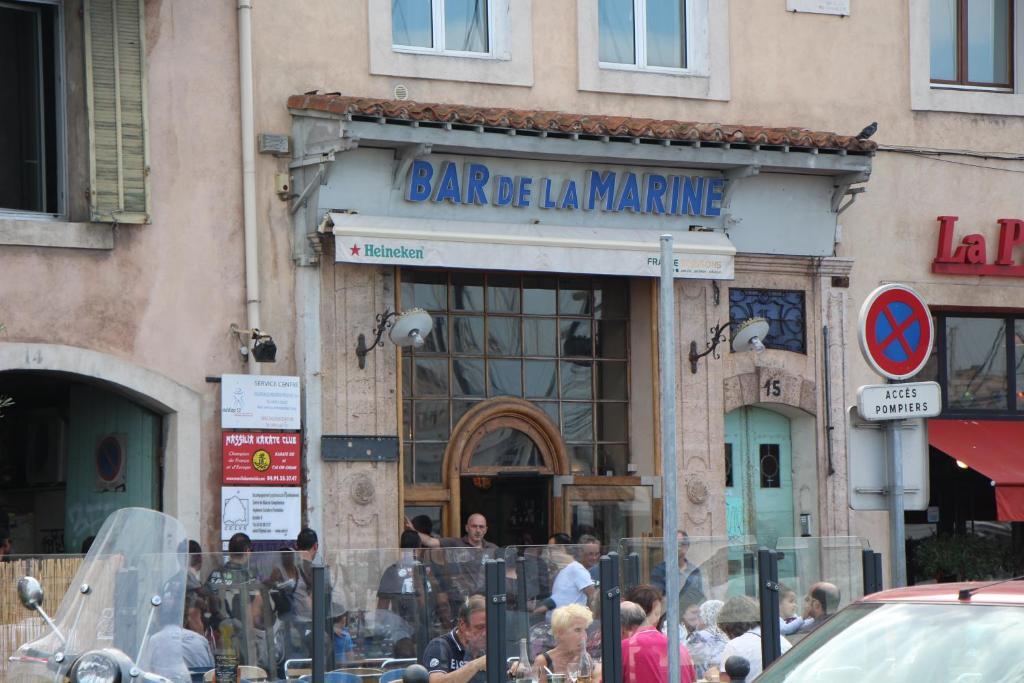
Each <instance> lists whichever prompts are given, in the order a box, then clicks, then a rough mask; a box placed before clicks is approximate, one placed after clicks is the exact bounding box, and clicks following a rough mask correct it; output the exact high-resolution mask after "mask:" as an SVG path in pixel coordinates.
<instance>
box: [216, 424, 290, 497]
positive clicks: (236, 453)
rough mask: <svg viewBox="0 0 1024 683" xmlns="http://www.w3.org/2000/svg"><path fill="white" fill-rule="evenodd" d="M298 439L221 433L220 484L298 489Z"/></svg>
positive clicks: (264, 434)
mask: <svg viewBox="0 0 1024 683" xmlns="http://www.w3.org/2000/svg"><path fill="white" fill-rule="evenodd" d="M300 439H301V435H300V434H287V433H274V432H224V433H223V455H224V477H223V480H222V483H224V484H253V485H265V484H282V485H284V484H287V485H294V486H298V484H299V467H300V452H301V447H302V443H301V440H300Z"/></svg>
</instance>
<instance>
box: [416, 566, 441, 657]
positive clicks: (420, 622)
mask: <svg viewBox="0 0 1024 683" xmlns="http://www.w3.org/2000/svg"><path fill="white" fill-rule="evenodd" d="M412 571H413V583H414V585H415V586H416V588H415V591H416V593H417V594H418V595H417V596H416V614H417V617H418V618H417V619H416V652H418V653H420V654H423V651H424V650H425V649H426V648H427V643H429V642H430V638H431V633H430V626H431V624H432V623H433V617H434V614H433V611H432V610H431V609H430V600H431V598H436V597H437V596H436V595H434V594H433V591H431V590H430V588H429V586H428V585H427V570H426V568H425V567H424V566H423V563H422V562H417V563H416V564H415V565H413V568H412Z"/></svg>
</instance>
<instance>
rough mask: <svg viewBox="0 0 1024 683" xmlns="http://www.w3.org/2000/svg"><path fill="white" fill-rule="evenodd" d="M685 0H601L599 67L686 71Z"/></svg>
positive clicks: (599, 5)
mask: <svg viewBox="0 0 1024 683" xmlns="http://www.w3.org/2000/svg"><path fill="white" fill-rule="evenodd" d="M686 5H687V2H686V0H600V1H599V4H598V22H599V31H600V37H599V55H600V57H599V58H600V61H601V64H602V65H620V66H622V65H627V66H635V67H637V68H639V69H648V68H654V69H660V68H667V69H685V68H687V66H689V59H687V47H688V45H687V43H688V41H687V39H686V31H687V26H688V22H687V19H686V10H687V7H686Z"/></svg>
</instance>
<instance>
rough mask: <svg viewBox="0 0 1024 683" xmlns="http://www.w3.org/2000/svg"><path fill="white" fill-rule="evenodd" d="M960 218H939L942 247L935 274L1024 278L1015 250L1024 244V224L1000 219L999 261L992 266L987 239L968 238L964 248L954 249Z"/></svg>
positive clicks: (996, 260) (936, 261)
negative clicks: (955, 233)
mask: <svg viewBox="0 0 1024 683" xmlns="http://www.w3.org/2000/svg"><path fill="white" fill-rule="evenodd" d="M957 220H959V219H958V217H957V216H939V218H938V221H939V245H938V249H937V250H936V252H935V260H934V261H932V272H933V273H944V274H946V275H995V276H1002V277H1024V265H1018V264H1017V262H1016V261H1015V260H1014V258H1013V250H1014V248H1015V247H1017V246H1018V245H1021V244H1024V220H1021V219H1020V218H1000V219H998V221H997V222H998V223H999V246H998V249H997V252H996V258H995V260H994V261H993V262H991V263H989V262H988V250H987V248H986V244H985V236H984V235H979V234H971V235H965V236H964V238H963V239H962V240H961V241H960V244H958V245H957V246H956V248H955V249H954V248H953V231H954V229H955V228H956V222H957Z"/></svg>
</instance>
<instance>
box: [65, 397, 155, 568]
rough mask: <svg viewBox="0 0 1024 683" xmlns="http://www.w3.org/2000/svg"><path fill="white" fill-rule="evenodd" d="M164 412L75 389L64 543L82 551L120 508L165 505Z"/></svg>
mask: <svg viewBox="0 0 1024 683" xmlns="http://www.w3.org/2000/svg"><path fill="white" fill-rule="evenodd" d="M159 439H160V416H158V415H157V414H155V413H153V412H151V411H149V410H146V409H145V408H143V407H141V406H139V405H137V404H135V403H133V402H132V401H130V400H128V399H126V398H123V397H121V396H118V395H117V394H113V393H111V392H109V391H105V390H103V389H100V388H98V387H93V386H88V385H76V386H73V387H71V392H70V406H69V411H68V464H67V498H66V506H65V524H64V547H65V548H67V550H68V552H78V549H79V548H80V547H81V545H82V541H83V540H85V539H86V538H87V537H88V536H92V535H94V534H95V533H96V532H97V531H99V528H100V526H101V525H102V524H103V521H104V520H105V519H106V518H107V515H109V514H110V513H111V512H113V511H114V510H117V509H119V508H124V507H144V508H151V509H155V510H158V509H160V496H159V492H160V468H159V464H158V462H157V453H158V444H159Z"/></svg>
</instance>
